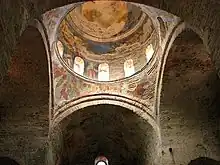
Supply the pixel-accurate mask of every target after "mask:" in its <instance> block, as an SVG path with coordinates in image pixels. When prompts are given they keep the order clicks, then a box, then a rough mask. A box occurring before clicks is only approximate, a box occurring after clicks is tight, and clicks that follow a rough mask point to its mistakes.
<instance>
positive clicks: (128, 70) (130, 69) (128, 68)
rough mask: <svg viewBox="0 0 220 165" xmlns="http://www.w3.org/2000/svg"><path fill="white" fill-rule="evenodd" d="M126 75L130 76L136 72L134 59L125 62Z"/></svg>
mask: <svg viewBox="0 0 220 165" xmlns="http://www.w3.org/2000/svg"><path fill="white" fill-rule="evenodd" d="M124 72H125V77H129V76H131V75H133V74H134V73H135V70H134V63H133V60H132V59H129V60H126V61H125V63H124Z"/></svg>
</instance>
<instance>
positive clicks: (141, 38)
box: [42, 1, 162, 112]
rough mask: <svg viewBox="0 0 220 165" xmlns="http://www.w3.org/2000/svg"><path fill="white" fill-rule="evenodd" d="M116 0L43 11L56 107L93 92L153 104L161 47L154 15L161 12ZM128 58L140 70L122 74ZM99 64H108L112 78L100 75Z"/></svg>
mask: <svg viewBox="0 0 220 165" xmlns="http://www.w3.org/2000/svg"><path fill="white" fill-rule="evenodd" d="M116 2H118V3H116ZM116 2H114V3H113V2H111V1H107V3H104V4H103V2H101V1H99V2H98V4H90V5H89V3H93V2H86V3H84V4H83V3H80V4H77V5H67V6H64V7H61V8H57V9H54V10H51V11H49V12H47V13H46V14H44V15H43V16H42V21H43V23H44V25H45V27H46V29H47V35H48V39H49V43H50V56H51V60H52V61H51V62H52V63H51V66H52V70H51V72H52V75H53V81H52V83H53V85H52V88H53V90H52V91H53V93H52V96H53V98H52V99H53V102H54V106H53V107H52V109H53V111H54V112H56V111H57V110H58V109H59V107H60V106H62V105H64V104H65V103H67V102H70V101H71V100H74V99H77V98H81V97H83V96H88V95H93V94H114V95H118V96H123V97H126V98H129V99H132V100H134V101H137V102H139V103H142V104H144V105H145V106H146V107H147V109H148V110H149V109H150V110H152V111H153V110H154V108H153V107H154V96H155V86H156V83H157V71H158V67H159V60H160V57H161V55H162V50H161V48H160V47H159V43H158V41H159V38H158V37H159V35H158V27H159V26H158V27H157V26H156V27H155V25H157V24H158V25H159V23H158V22H157V23H155V22H153V21H152V19H151V18H150V17H151V16H152V15H153V16H155V17H156V14H157V12H152V13H153V14H152V15H151V16H149V14H147V13H145V11H144V10H143V8H140V7H139V6H135V5H134V4H132V3H128V2H121V1H116ZM82 4H83V5H82ZM109 7H110V9H107V8H109ZM119 9H120V10H119ZM132 9H133V10H132ZM105 11H106V12H105ZM147 11H148V12H149V13H150V11H149V10H147ZM82 17H83V19H79V18H82ZM104 17H105V19H104ZM77 20H78V22H77ZM82 21H83V22H82ZM88 25H91V26H88ZM91 27H93V28H91ZM94 27H95V29H94ZM92 29H93V30H92ZM116 41H117V42H116ZM149 45H151V48H152V49H151V50H150V51H148V49H147V47H148V46H149ZM146 57H147V58H146ZM127 60H132V61H133V62H132V65H133V66H132V67H134V68H133V69H134V71H132V72H134V74H135V73H136V75H132V74H131V77H128V78H126V79H124V78H125V72H124V68H125V67H124V63H125V61H127ZM100 64H107V65H108V72H109V73H108V74H109V81H111V82H108V80H107V81H106V80H105V82H100V81H99V78H98V77H99V73H100ZM129 76H130V75H129ZM113 80H117V81H113Z"/></svg>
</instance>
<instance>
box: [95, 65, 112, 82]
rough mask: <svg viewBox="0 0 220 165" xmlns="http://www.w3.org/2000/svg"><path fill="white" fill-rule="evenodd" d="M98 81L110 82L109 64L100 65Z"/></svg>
mask: <svg viewBox="0 0 220 165" xmlns="http://www.w3.org/2000/svg"><path fill="white" fill-rule="evenodd" d="M98 80H99V81H109V65H108V64H107V63H103V64H99V68H98Z"/></svg>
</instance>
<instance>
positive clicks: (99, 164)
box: [96, 161, 106, 165]
mask: <svg viewBox="0 0 220 165" xmlns="http://www.w3.org/2000/svg"><path fill="white" fill-rule="evenodd" d="M96 165H106V164H105V162H103V161H100V162H98V163H97V164H96Z"/></svg>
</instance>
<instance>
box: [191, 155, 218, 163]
mask: <svg viewBox="0 0 220 165" xmlns="http://www.w3.org/2000/svg"><path fill="white" fill-rule="evenodd" d="M198 164H199V165H201V164H202V165H219V164H220V162H219V161H216V160H214V159H211V158H208V157H199V158H196V159H194V160H191V161H190V163H189V164H188V165H198Z"/></svg>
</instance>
